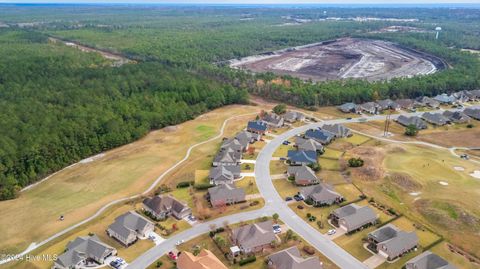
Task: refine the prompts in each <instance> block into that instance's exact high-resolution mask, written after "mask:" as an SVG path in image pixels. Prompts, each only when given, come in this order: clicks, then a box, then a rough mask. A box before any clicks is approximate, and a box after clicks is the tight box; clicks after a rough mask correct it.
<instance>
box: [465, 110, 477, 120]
mask: <svg viewBox="0 0 480 269" xmlns="http://www.w3.org/2000/svg"><path fill="white" fill-rule="evenodd" d="M463 113H465V114H466V115H467V116H469V117H470V118H473V119H476V120H480V108H479V107H475V108H470V107H469V108H466V109H465V110H464V111H463Z"/></svg>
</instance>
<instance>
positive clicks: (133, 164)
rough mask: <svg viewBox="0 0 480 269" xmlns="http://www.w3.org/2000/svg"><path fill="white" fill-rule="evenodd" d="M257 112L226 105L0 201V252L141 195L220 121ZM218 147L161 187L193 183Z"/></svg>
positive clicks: (198, 152) (200, 151) (234, 124)
mask: <svg viewBox="0 0 480 269" xmlns="http://www.w3.org/2000/svg"><path fill="white" fill-rule="evenodd" d="M258 110H259V108H258V107H252V106H228V107H224V108H220V109H217V110H215V111H212V112H209V113H206V114H204V115H202V116H200V117H198V118H197V119H195V120H192V121H188V122H185V123H183V124H180V125H178V126H175V127H167V128H164V129H161V130H158V131H153V132H151V133H150V134H149V135H147V136H146V137H144V138H142V139H140V140H139V141H137V142H134V143H132V144H129V145H126V146H122V147H119V148H117V149H114V150H111V151H108V152H106V153H105V155H104V156H103V157H102V158H99V159H97V160H95V161H93V162H87V163H82V164H79V165H76V166H74V167H72V168H68V169H65V170H63V171H61V172H59V173H57V174H55V175H54V176H52V177H51V178H50V179H48V180H47V181H45V182H43V183H41V184H39V185H37V186H35V187H33V188H31V189H29V190H27V191H24V192H22V194H21V195H20V197H19V198H17V199H14V200H9V201H2V202H1V203H0V215H1V216H2V218H1V219H0V230H1V231H2V232H3V238H4V240H1V241H0V250H1V252H3V253H17V252H20V251H21V250H23V249H24V248H26V247H27V246H28V245H29V244H30V242H34V241H39V240H42V239H45V238H46V237H47V236H50V235H52V234H54V233H56V232H58V231H60V230H63V229H65V228H66V227H69V226H71V225H72V224H74V223H77V222H79V221H80V220H82V219H85V218H86V217H88V216H90V215H92V214H93V213H94V212H95V211H97V210H98V209H99V208H100V207H101V206H103V205H105V204H107V203H108V202H109V201H112V200H114V199H118V198H122V197H126V196H130V195H133V194H137V193H140V192H142V191H144V190H145V189H147V187H148V186H149V185H150V184H151V183H152V182H153V181H154V179H155V178H156V177H158V176H159V175H160V174H162V173H163V172H164V171H165V170H166V169H168V168H169V167H170V166H172V165H173V164H174V163H176V162H178V161H179V160H181V159H182V158H183V156H184V155H185V152H186V150H187V148H188V147H189V146H191V145H193V144H195V143H198V142H200V141H203V140H205V139H206V138H207V137H212V136H213V135H214V134H216V133H218V131H219V129H220V127H221V125H222V123H223V121H224V120H225V119H227V118H229V117H231V116H235V115H241V114H246V113H252V112H255V111H258ZM252 116H253V115H252ZM250 117H251V116H250ZM250 117H248V116H247V117H244V118H243V119H239V120H232V121H231V122H230V124H228V125H227V128H226V133H225V136H228V135H231V134H233V133H234V132H236V131H238V130H239V129H241V128H243V126H244V124H245V122H246V120H248V119H249V118H250ZM218 143H220V139H219V140H218V142H215V141H214V142H213V143H208V144H205V145H202V146H201V147H198V148H196V149H195V150H194V151H193V152H192V156H191V158H189V160H188V161H187V162H185V163H184V164H183V165H182V166H181V167H179V169H177V170H176V171H178V172H175V173H173V174H171V175H170V176H169V177H166V178H165V182H162V183H165V184H175V182H178V181H181V180H183V179H187V178H188V179H189V180H193V179H194V171H195V169H205V168H206V166H207V165H208V162H209V159H210V158H211V157H210V158H206V157H208V156H213V154H214V153H215V149H216V148H217V147H218V145H217V144H218ZM200 159H201V160H202V161H201V162H200V163H199V162H198V160H200ZM192 163H196V164H199V165H198V166H200V167H197V166H193V165H191V164H192ZM60 215H64V216H65V220H64V221H57V219H58V217H59V216H60ZM12 223H15V224H16V225H12Z"/></svg>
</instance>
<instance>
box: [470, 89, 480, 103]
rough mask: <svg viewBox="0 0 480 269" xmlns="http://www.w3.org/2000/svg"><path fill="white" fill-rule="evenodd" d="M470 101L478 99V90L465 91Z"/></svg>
mask: <svg viewBox="0 0 480 269" xmlns="http://www.w3.org/2000/svg"><path fill="white" fill-rule="evenodd" d="M467 94H468V96H469V97H470V101H477V100H480V90H472V91H467Z"/></svg>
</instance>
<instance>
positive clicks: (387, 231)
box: [367, 224, 418, 261]
mask: <svg viewBox="0 0 480 269" xmlns="http://www.w3.org/2000/svg"><path fill="white" fill-rule="evenodd" d="M367 240H368V242H369V244H368V248H369V249H371V250H373V251H375V252H377V253H378V254H380V255H381V256H383V257H385V258H387V260H389V261H391V260H394V259H396V258H398V257H400V256H402V255H403V254H404V253H407V252H409V251H410V250H412V249H414V248H416V247H417V246H418V236H417V234H416V233H415V232H414V231H412V232H405V231H402V230H400V229H399V228H397V227H396V226H395V225H393V224H387V225H385V226H383V227H381V228H379V229H377V230H375V231H373V232H371V233H369V234H368V237H367Z"/></svg>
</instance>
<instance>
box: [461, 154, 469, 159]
mask: <svg viewBox="0 0 480 269" xmlns="http://www.w3.org/2000/svg"><path fill="white" fill-rule="evenodd" d="M460 158H462V159H465V160H468V159H470V157H469V156H468V155H467V154H462V155H460Z"/></svg>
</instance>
